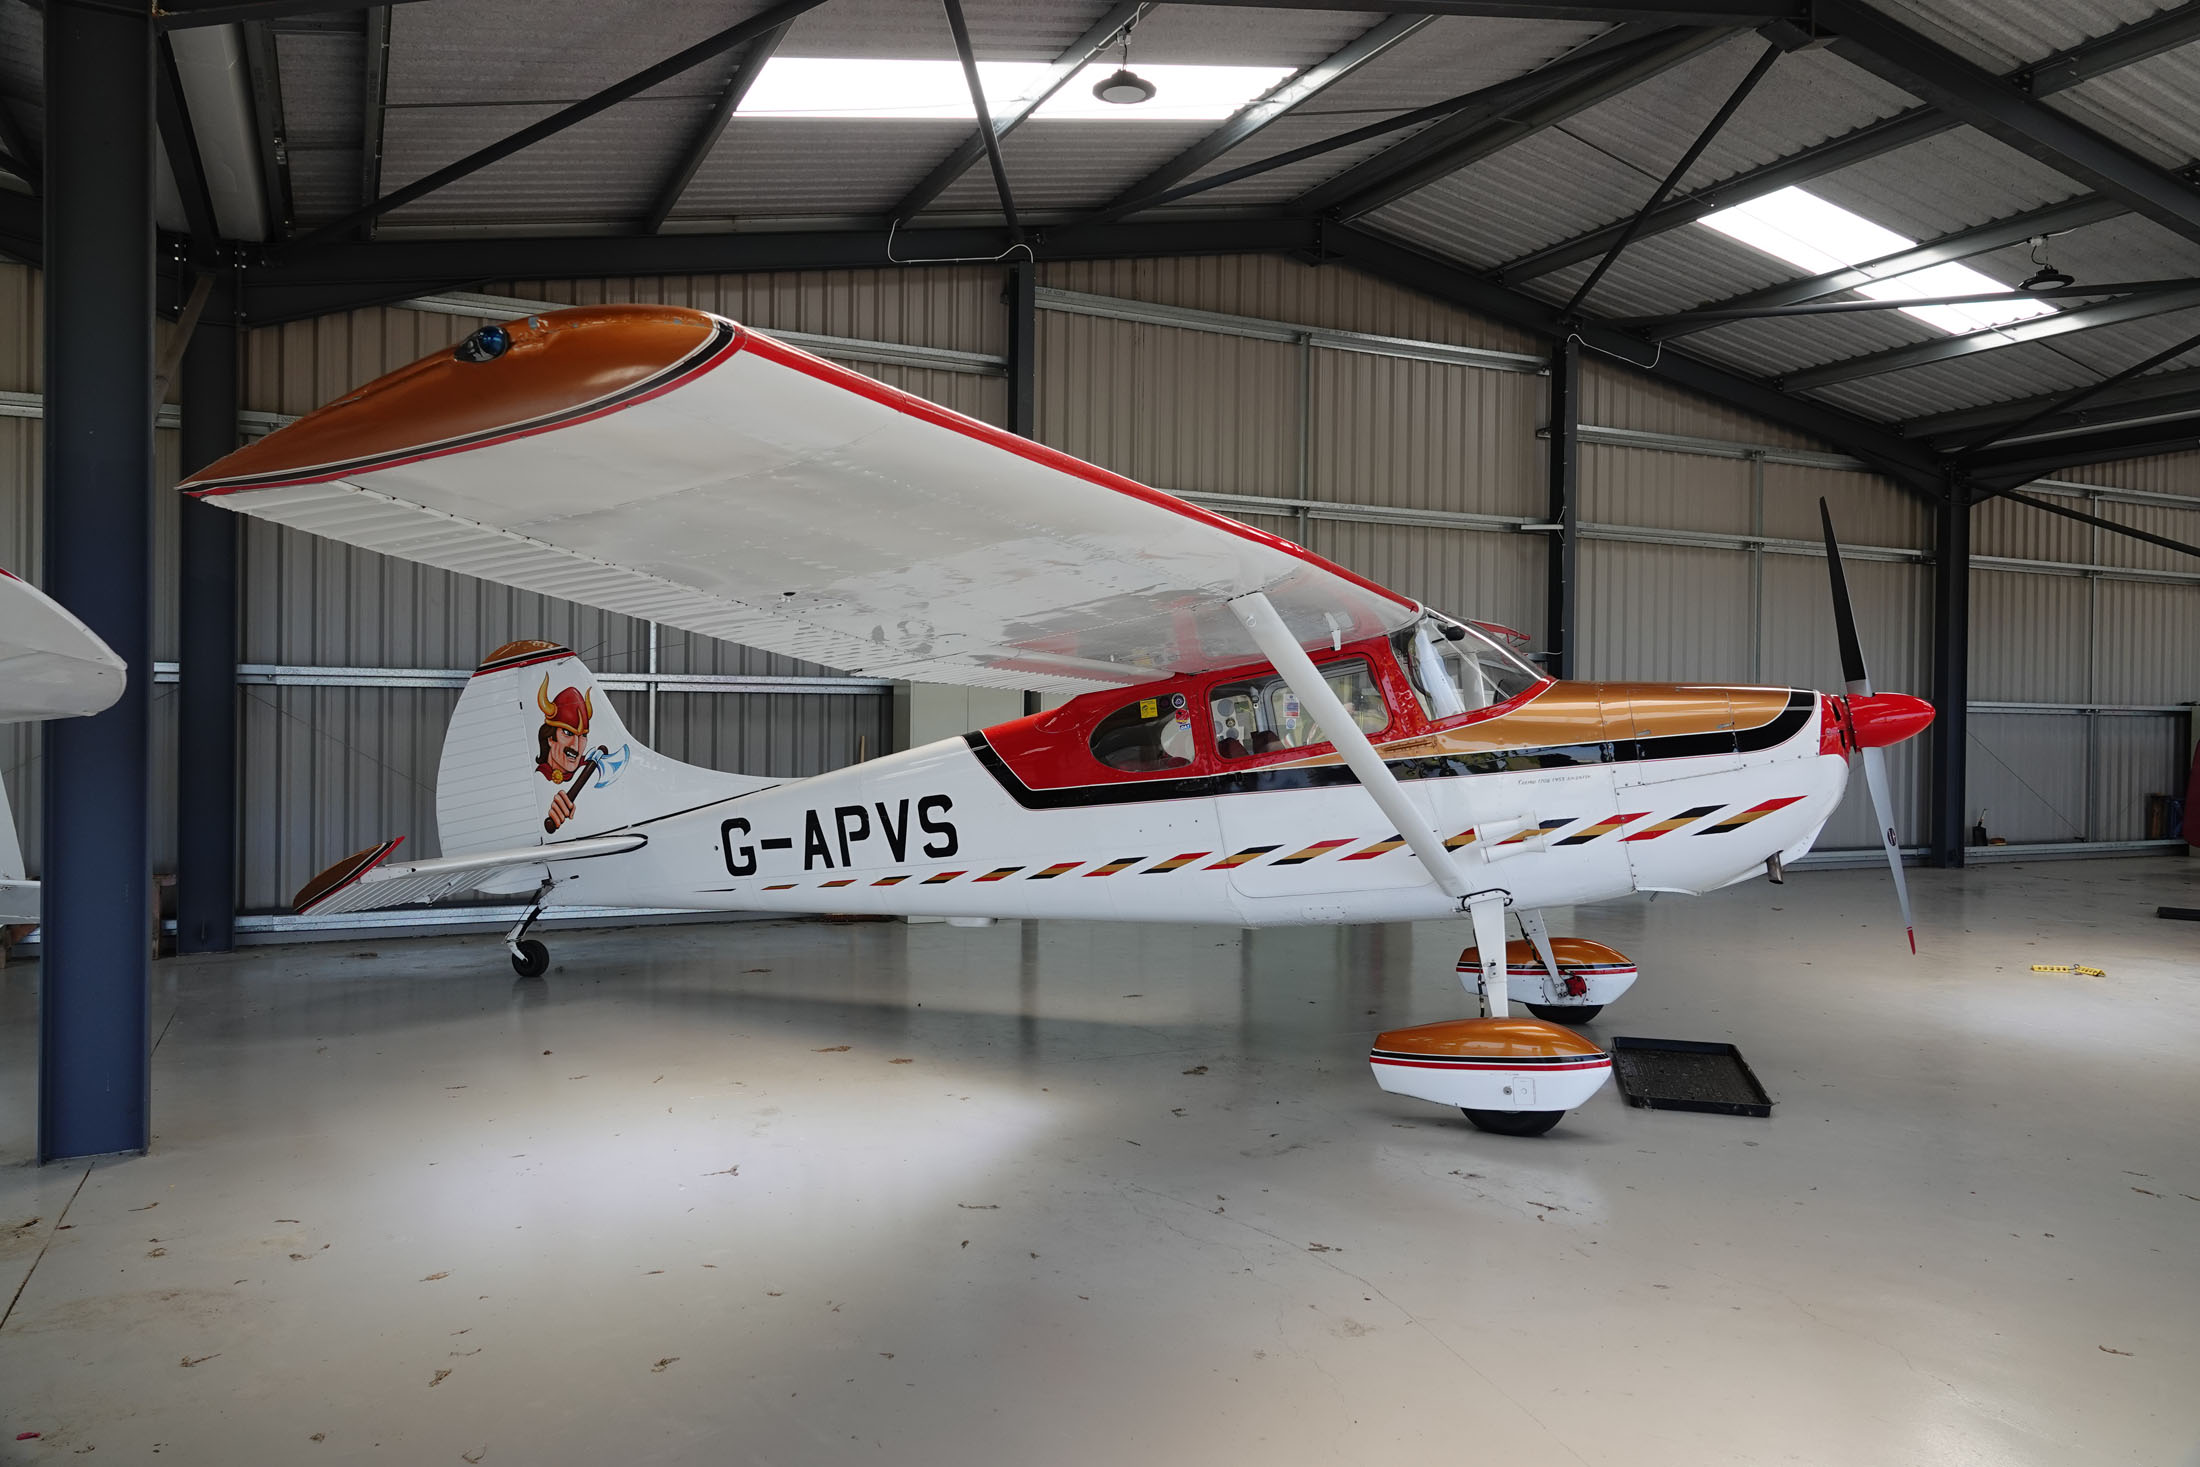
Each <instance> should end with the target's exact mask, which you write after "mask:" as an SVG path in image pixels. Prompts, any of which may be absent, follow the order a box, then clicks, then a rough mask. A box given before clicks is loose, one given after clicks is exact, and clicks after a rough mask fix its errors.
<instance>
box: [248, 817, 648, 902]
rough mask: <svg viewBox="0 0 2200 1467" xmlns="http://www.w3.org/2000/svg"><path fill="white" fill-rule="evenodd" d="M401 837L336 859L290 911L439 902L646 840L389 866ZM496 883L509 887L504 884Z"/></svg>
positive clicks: (634, 837)
mask: <svg viewBox="0 0 2200 1467" xmlns="http://www.w3.org/2000/svg"><path fill="white" fill-rule="evenodd" d="M404 839H405V838H404V837H403V836H398V837H396V838H395V839H393V840H386V841H383V842H382V843H381V844H379V845H372V846H368V847H367V848H366V849H365V850H363V851H360V852H358V853H357V854H355V855H350V856H346V857H345V858H344V859H343V860H341V861H338V862H337V863H336V864H335V865H333V866H331V867H329V868H328V870H326V871H323V872H322V873H321V874H320V875H319V876H316V877H314V878H313V879H312V880H311V881H309V882H307V883H306V884H305V885H304V886H303V887H301V888H299V891H298V895H297V897H296V898H294V899H293V900H292V902H291V907H292V910H294V911H296V912H297V913H298V915H299V916H301V917H308V916H311V917H322V916H329V915H332V914H335V913H338V912H364V911H370V910H372V909H374V908H377V907H405V906H417V905H422V904H425V903H428V902H439V901H441V900H443V899H444V898H445V897H448V896H451V895H453V894H455V893H457V892H462V891H471V890H473V889H474V888H476V887H479V886H482V885H484V884H486V883H491V882H498V881H499V878H509V877H510V876H512V875H514V874H517V873H521V872H525V871H529V870H535V871H544V870H546V868H547V867H549V866H550V865H551V864H553V863H559V862H565V861H582V860H587V859H589V858H591V857H595V856H616V855H619V854H621V853H623V852H626V851H634V850H640V849H641V848H642V847H643V846H645V845H648V844H649V837H648V836H646V835H642V834H640V833H639V832H628V833H627V834H624V835H598V836H590V837H589V838H587V839H586V840H569V841H553V842H551V843H550V844H548V845H540V846H522V847H517V848H514V849H512V850H505V851H480V852H476V853H474V854H472V855H466V856H441V857H437V858H436V859H434V860H430V861H408V862H402V863H400V864H397V865H391V864H389V859H390V856H391V854H392V853H394V852H395V851H396V850H397V847H398V846H399V845H400V844H401V843H402V842H403V841H404ZM499 884H504V885H507V886H508V885H509V883H508V882H500V883H499Z"/></svg>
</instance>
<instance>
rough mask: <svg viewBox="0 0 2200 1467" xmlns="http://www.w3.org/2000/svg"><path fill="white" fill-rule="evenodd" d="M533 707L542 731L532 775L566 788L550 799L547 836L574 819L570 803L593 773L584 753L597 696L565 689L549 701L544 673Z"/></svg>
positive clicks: (538, 734)
mask: <svg viewBox="0 0 2200 1467" xmlns="http://www.w3.org/2000/svg"><path fill="white" fill-rule="evenodd" d="M535 703H536V706H537V707H539V708H541V709H542V727H541V728H540V729H538V730H537V731H536V734H535V772H536V773H537V774H540V775H541V776H542V777H543V778H544V779H547V780H549V781H550V783H552V784H553V785H561V786H564V785H569V787H568V788H561V789H559V790H558V792H557V793H556V794H554V795H552V796H551V797H550V811H549V813H548V814H547V815H545V816H544V817H543V821H542V828H543V831H544V833H545V834H548V833H550V832H552V831H555V830H556V829H557V828H558V827H559V826H561V825H563V824H565V822H566V821H568V820H570V819H572V818H573V802H574V801H575V800H576V799H578V798H579V797H580V793H581V790H582V788H583V787H584V786H585V785H586V784H587V783H588V775H589V773H592V772H593V766H594V761H593V760H591V759H590V758H589V757H588V754H587V749H588V725H589V723H590V722H591V721H592V720H593V719H594V718H595V716H596V694H595V690H594V689H590V690H589V691H588V692H586V693H583V692H582V691H581V690H580V689H579V688H567V689H566V690H565V691H564V692H562V693H560V694H558V695H557V697H555V698H552V697H551V696H550V676H549V674H548V673H545V674H543V679H542V687H541V688H540V689H539V690H538V691H537V692H536V693H535Z"/></svg>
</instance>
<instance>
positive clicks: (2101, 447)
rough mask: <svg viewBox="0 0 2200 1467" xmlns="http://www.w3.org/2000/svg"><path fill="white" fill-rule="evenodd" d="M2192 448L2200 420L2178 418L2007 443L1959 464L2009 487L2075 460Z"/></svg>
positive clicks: (2197, 443) (2199, 443)
mask: <svg viewBox="0 0 2200 1467" xmlns="http://www.w3.org/2000/svg"><path fill="white" fill-rule="evenodd" d="M2194 448H2200V423H2196V422H2194V421H2192V420H2191V419H2189V418H2182V419H2177V420H2174V421H2170V422H2161V423H2138V424H2132V425H2129V426H2126V427H2120V428H2103V429H2100V430H2098V431H2096V432H2092V433H2076V434H2071V435H2070V436H2068V437H2063V438H2049V439H2043V440H2040V441H2039V442H2036V443H2011V444H2007V445H2005V446H2003V447H2000V448H1989V449H1987V450H1985V451H1984V452H1982V453H1978V454H1975V455H1971V456H1968V457H1966V458H1965V459H1964V460H1963V467H1964V469H1965V470H1966V471H1967V472H1968V473H1970V475H1971V476H1972V477H1973V478H1975V479H1977V480H1978V481H1979V482H1980V483H1982V484H1991V485H1996V486H2014V485H2017V484H2022V483H2024V482H2026V481H2027V480H2030V479H2037V478H2039V477H2041V476H2042V475H2044V474H2052V473H2054V472H2055V471H2056V470H2057V469H2068V468H2075V467H2077V466H2078V465H2080V464H2105V463H2113V462H2114V461H2116V460H2117V459H2120V458H2140V457H2143V456H2145V455H2148V454H2156V453H2183V452H2186V451H2189V450H2191V449H2194Z"/></svg>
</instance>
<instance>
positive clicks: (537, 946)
mask: <svg viewBox="0 0 2200 1467" xmlns="http://www.w3.org/2000/svg"><path fill="white" fill-rule="evenodd" d="M512 971H513V972H515V973H517V974H519V976H520V977H522V978H540V977H541V976H542V975H543V974H545V973H547V972H549V971H550V949H548V948H546V947H544V946H543V945H542V944H541V943H539V942H537V941H535V940H534V939H533V938H532V937H523V938H521V939H520V943H519V951H518V952H516V953H514V954H512Z"/></svg>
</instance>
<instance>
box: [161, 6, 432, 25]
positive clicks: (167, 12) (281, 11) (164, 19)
mask: <svg viewBox="0 0 2200 1467" xmlns="http://www.w3.org/2000/svg"><path fill="white" fill-rule="evenodd" d="M415 3H418V0H371V3H370V0H211V3H208V0H199V3H193V0H167V3H166V4H163V5H160V6H158V7H157V10H158V14H159V20H160V28H161V29H162V30H164V31H173V30H181V29H183V28H185V27H187V26H200V25H233V24H236V23H237V22H240V21H242V22H245V23H247V24H251V23H255V22H265V21H270V20H283V19H286V18H288V17H290V16H293V15H329V14H341V13H343V12H345V11H351V10H370V9H373V8H374V6H375V5H376V4H383V5H406V4H415Z"/></svg>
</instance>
